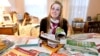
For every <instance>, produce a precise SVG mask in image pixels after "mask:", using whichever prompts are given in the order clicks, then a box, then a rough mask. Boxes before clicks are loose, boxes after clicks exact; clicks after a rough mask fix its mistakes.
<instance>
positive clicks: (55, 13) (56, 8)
mask: <svg viewBox="0 0 100 56" xmlns="http://www.w3.org/2000/svg"><path fill="white" fill-rule="evenodd" d="M60 11H61V7H60V5H59V4H53V5H52V7H51V10H50V15H51V17H52V18H55V19H56V18H58V17H59V15H60Z"/></svg>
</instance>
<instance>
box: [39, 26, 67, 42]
mask: <svg viewBox="0 0 100 56" xmlns="http://www.w3.org/2000/svg"><path fill="white" fill-rule="evenodd" d="M41 37H43V38H46V39H47V40H49V41H52V42H57V43H59V40H60V38H62V37H66V33H65V32H64V30H63V29H62V28H60V27H57V28H56V32H55V34H48V33H44V34H41Z"/></svg>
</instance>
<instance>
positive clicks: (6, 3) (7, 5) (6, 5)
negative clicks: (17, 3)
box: [0, 0, 11, 23]
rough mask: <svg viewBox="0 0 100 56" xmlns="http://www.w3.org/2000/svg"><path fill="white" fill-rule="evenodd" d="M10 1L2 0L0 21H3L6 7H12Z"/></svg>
mask: <svg viewBox="0 0 100 56" xmlns="http://www.w3.org/2000/svg"><path fill="white" fill-rule="evenodd" d="M10 6H11V5H10V3H9V1H8V0H2V1H0V23H2V20H3V12H4V11H5V7H10Z"/></svg>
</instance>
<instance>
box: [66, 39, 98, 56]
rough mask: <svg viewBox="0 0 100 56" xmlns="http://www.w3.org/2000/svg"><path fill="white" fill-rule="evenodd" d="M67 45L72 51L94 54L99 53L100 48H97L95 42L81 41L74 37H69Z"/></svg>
mask: <svg viewBox="0 0 100 56" xmlns="http://www.w3.org/2000/svg"><path fill="white" fill-rule="evenodd" d="M66 42H67V44H66V45H67V47H68V48H70V49H71V51H79V52H82V53H89V54H92V55H98V50H97V48H96V44H95V42H88V41H79V40H74V39H67V41H66Z"/></svg>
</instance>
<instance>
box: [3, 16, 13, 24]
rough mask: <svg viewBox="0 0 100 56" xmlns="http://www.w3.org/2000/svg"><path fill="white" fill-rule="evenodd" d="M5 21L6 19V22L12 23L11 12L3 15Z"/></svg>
mask: <svg viewBox="0 0 100 56" xmlns="http://www.w3.org/2000/svg"><path fill="white" fill-rule="evenodd" d="M3 21H4V23H8V22H9V23H12V18H11V16H10V14H4V15H3Z"/></svg>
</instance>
